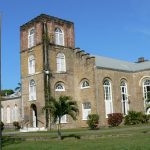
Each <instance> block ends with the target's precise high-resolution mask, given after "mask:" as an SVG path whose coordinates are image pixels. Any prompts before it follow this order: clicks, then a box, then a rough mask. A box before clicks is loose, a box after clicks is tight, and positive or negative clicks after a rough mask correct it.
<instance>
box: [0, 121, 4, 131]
mask: <svg viewBox="0 0 150 150" xmlns="http://www.w3.org/2000/svg"><path fill="white" fill-rule="evenodd" d="M0 126H1V131H2V130H4V123H3V122H2V121H1V124H0Z"/></svg>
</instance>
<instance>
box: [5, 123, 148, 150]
mask: <svg viewBox="0 0 150 150" xmlns="http://www.w3.org/2000/svg"><path fill="white" fill-rule="evenodd" d="M149 138H150V126H149V125H140V126H139V125H138V126H128V127H119V128H107V129H106V128H104V129H100V130H95V131H91V130H88V129H83V130H82V129H75V130H73V129H72V130H63V140H58V139H57V134H56V133H55V132H54V131H53V132H49V131H48V132H37V133H25V134H20V133H19V134H17V135H11V136H4V139H5V140H4V141H3V150H20V149H21V150H27V149H30V150H49V149H52V150H64V149H66V150H70V149H71V150H84V149H86V150H91V149H94V150H99V149H101V150H150V144H149Z"/></svg>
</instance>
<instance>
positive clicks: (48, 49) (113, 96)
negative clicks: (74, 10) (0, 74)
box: [20, 14, 150, 128]
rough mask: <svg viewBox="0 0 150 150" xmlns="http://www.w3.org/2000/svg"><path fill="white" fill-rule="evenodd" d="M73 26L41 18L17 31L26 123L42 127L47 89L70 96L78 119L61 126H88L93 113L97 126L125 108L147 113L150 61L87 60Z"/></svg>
mask: <svg viewBox="0 0 150 150" xmlns="http://www.w3.org/2000/svg"><path fill="white" fill-rule="evenodd" d="M74 34H75V33H74V23H73V22H70V21H66V20H63V19H59V18H56V17H52V16H49V15H45V14H41V15H39V16H37V17H36V18H34V19H32V20H30V21H29V22H27V23H25V24H24V25H22V26H21V27H20V40H21V49H20V56H21V83H22V108H23V110H22V114H23V120H24V125H26V124H28V125H29V126H30V127H34V128H36V127H46V117H45V113H44V112H43V111H42V108H43V107H44V106H45V102H46V99H47V91H49V92H50V93H51V95H52V96H54V97H58V96H60V95H67V96H71V97H72V98H73V99H74V100H75V101H77V103H78V107H79V116H78V120H77V121H73V120H72V119H71V118H70V117H68V116H63V117H62V120H61V122H62V126H63V127H64V128H77V127H86V126H87V125H86V120H87V116H88V114H90V113H97V114H98V115H99V116H100V125H101V126H105V125H107V115H108V114H110V113H118V112H120V113H123V115H127V114H128V111H129V110H135V111H142V112H145V113H150V110H148V112H146V109H145V100H146V99H147V93H148V92H150V61H147V60H144V58H139V59H138V61H137V62H126V61H122V60H117V59H112V58H107V57H102V56H91V55H90V54H89V53H87V52H85V51H84V50H81V49H80V48H75V36H74Z"/></svg>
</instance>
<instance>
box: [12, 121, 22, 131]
mask: <svg viewBox="0 0 150 150" xmlns="http://www.w3.org/2000/svg"><path fill="white" fill-rule="evenodd" d="M13 126H14V127H15V129H17V130H18V129H20V128H21V126H20V124H19V122H17V121H14V122H13Z"/></svg>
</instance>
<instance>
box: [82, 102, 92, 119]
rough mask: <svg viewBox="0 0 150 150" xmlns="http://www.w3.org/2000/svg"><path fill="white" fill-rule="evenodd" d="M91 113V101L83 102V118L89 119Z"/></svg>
mask: <svg viewBox="0 0 150 150" xmlns="http://www.w3.org/2000/svg"><path fill="white" fill-rule="evenodd" d="M90 113H91V103H90V102H85V103H83V104H82V120H88V115H89V114H90Z"/></svg>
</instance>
